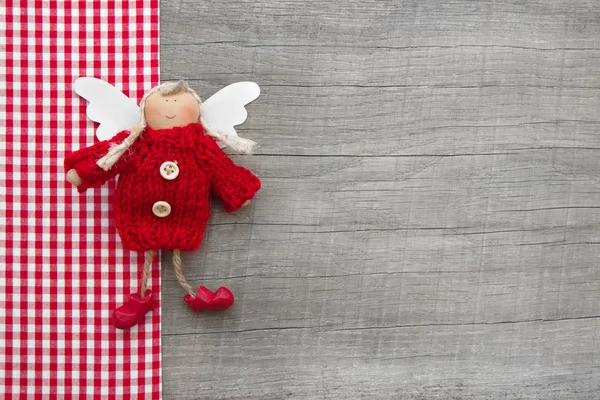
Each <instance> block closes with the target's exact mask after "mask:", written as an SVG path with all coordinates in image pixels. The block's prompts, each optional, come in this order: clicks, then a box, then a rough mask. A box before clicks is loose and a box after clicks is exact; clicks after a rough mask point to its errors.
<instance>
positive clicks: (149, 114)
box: [97, 81, 255, 171]
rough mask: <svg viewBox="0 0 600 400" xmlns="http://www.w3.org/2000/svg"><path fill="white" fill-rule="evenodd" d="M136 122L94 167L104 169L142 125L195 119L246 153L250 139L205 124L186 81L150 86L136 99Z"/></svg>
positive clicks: (174, 124)
mask: <svg viewBox="0 0 600 400" xmlns="http://www.w3.org/2000/svg"><path fill="white" fill-rule="evenodd" d="M140 110H141V114H140V122H139V123H138V124H137V125H136V126H134V127H133V128H131V133H130V134H129V136H128V137H127V138H126V139H125V140H124V141H123V142H122V143H119V144H113V145H112V146H111V147H110V149H109V151H108V153H107V154H106V155H105V156H104V157H102V158H100V159H99V160H98V162H97V164H98V166H99V167H100V168H102V169H103V170H105V171H108V170H109V169H110V168H111V167H112V166H113V165H114V164H115V163H116V162H117V160H118V159H119V158H121V156H122V155H123V154H124V153H125V151H126V150H127V149H128V148H129V147H131V145H132V144H133V142H135V141H136V139H137V138H138V137H140V136H141V135H142V134H143V132H144V130H145V129H146V126H148V127H149V128H151V129H169V128H175V127H182V126H186V125H189V124H191V123H194V122H199V123H201V124H202V125H203V127H204V132H205V133H206V134H207V135H209V136H212V137H213V138H214V139H215V140H217V141H219V142H221V143H223V144H224V145H226V146H227V147H230V148H231V149H233V150H234V151H237V152H239V153H243V154H248V153H250V152H251V151H252V147H253V146H254V144H255V143H254V142H253V141H252V140H248V139H243V138H240V137H238V136H231V135H226V134H222V133H220V132H215V131H213V130H211V129H210V128H209V127H207V126H206V124H205V123H204V120H203V118H202V100H201V99H200V96H198V94H197V93H196V92H195V91H194V90H193V89H191V88H190V87H189V86H188V84H187V82H185V81H178V82H165V83H162V84H160V85H158V86H155V87H153V88H152V89H150V90H149V91H148V92H146V93H145V94H144V97H142V101H141V102H140Z"/></svg>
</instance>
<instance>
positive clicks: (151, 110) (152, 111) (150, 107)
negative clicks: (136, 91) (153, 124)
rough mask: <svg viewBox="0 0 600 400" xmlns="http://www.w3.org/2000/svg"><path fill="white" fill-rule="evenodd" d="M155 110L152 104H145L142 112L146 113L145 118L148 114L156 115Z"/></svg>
mask: <svg viewBox="0 0 600 400" xmlns="http://www.w3.org/2000/svg"><path fill="white" fill-rule="evenodd" d="M156 111H157V107H156V106H155V105H154V104H146V107H144V114H145V115H146V118H148V116H150V117H152V116H154V115H156Z"/></svg>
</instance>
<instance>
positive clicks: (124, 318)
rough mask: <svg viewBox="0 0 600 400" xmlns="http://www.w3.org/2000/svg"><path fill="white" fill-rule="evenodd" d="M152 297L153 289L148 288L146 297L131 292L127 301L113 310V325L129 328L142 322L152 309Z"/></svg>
mask: <svg viewBox="0 0 600 400" xmlns="http://www.w3.org/2000/svg"><path fill="white" fill-rule="evenodd" d="M152 297H153V296H152V290H147V291H146V297H144V298H143V299H142V298H141V297H140V294H139V293H133V294H131V295H130V296H129V300H127V303H125V304H123V305H122V306H121V307H119V308H117V309H116V310H115V311H114V312H113V318H112V322H113V325H114V326H115V327H116V328H117V329H129V328H131V327H132V326H135V325H137V324H139V323H140V322H142V321H143V320H144V316H145V315H146V314H148V312H149V311H150V310H152V306H153V305H154V302H153V301H152Z"/></svg>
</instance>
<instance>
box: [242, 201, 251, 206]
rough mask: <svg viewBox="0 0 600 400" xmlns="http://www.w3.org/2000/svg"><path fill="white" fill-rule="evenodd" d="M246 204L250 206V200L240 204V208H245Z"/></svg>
mask: <svg viewBox="0 0 600 400" xmlns="http://www.w3.org/2000/svg"><path fill="white" fill-rule="evenodd" d="M248 204H250V200H246V202H245V203H244V204H242V207H246V206H247V205H248Z"/></svg>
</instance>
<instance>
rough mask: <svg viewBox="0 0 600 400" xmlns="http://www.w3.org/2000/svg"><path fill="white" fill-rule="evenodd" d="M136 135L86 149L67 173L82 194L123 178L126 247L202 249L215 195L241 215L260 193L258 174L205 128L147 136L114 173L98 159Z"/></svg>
mask: <svg viewBox="0 0 600 400" xmlns="http://www.w3.org/2000/svg"><path fill="white" fill-rule="evenodd" d="M128 135H129V132H127V131H123V132H121V133H119V134H118V135H116V136H115V137H114V138H113V139H111V140H108V141H104V142H100V143H96V144H95V145H93V146H90V147H87V148H84V149H81V150H78V151H76V152H74V153H72V154H70V155H69V156H68V157H67V158H66V159H65V169H66V171H69V170H70V169H72V168H74V169H75V170H76V171H77V173H78V174H79V176H80V177H81V181H82V184H81V186H78V190H79V192H84V191H85V190H87V189H88V188H90V187H97V186H100V185H102V184H103V183H104V182H106V181H107V180H108V179H110V178H112V177H114V176H115V175H117V174H118V175H119V180H118V183H117V189H116V192H115V204H114V215H115V219H116V225H117V229H118V231H119V235H120V236H121V241H122V242H123V247H124V248H126V249H130V250H137V251H146V250H154V249H167V250H172V249H179V250H196V249H197V248H198V247H200V243H201V242H202V234H203V233H204V228H205V226H206V221H207V219H208V216H209V209H210V192H211V190H212V192H213V193H214V194H215V195H216V196H218V197H219V198H221V200H223V203H224V205H225V210H226V211H227V212H231V211H235V210H236V209H238V208H239V207H241V206H242V205H243V204H244V203H245V202H246V201H247V200H250V199H252V198H253V197H254V194H255V193H256V192H257V191H258V190H259V189H260V181H259V180H258V178H257V177H256V176H254V175H253V174H252V173H251V172H250V171H248V170H247V169H245V168H243V167H239V166H237V165H235V164H234V163H233V162H232V161H231V160H230V159H229V157H228V156H227V155H226V154H225V153H224V152H223V151H222V150H221V149H220V148H219V146H218V145H217V144H216V143H215V141H214V139H213V138H212V137H210V136H207V135H205V134H204V130H203V128H202V125H200V124H198V123H195V124H190V125H187V126H185V127H180V128H172V129H161V130H152V129H150V128H146V130H145V131H144V133H143V134H142V135H141V136H140V137H139V138H138V139H137V140H136V141H135V142H134V143H133V145H132V146H131V147H130V149H129V150H128V151H127V152H126V153H125V154H124V155H123V156H122V157H121V158H120V159H119V161H117V163H116V164H115V165H114V166H113V167H112V168H111V169H110V170H108V171H104V170H103V169H101V168H100V167H98V165H96V161H98V159H99V158H101V157H102V156H104V155H105V154H106V153H107V151H108V149H109V147H110V145H111V144H112V143H120V142H122V141H123V140H124V139H125V138H126V137H127V136H128Z"/></svg>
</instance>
